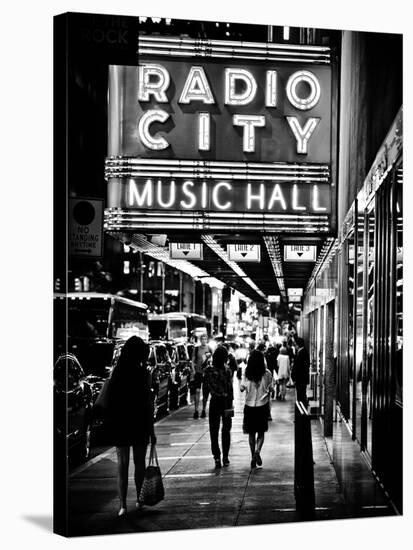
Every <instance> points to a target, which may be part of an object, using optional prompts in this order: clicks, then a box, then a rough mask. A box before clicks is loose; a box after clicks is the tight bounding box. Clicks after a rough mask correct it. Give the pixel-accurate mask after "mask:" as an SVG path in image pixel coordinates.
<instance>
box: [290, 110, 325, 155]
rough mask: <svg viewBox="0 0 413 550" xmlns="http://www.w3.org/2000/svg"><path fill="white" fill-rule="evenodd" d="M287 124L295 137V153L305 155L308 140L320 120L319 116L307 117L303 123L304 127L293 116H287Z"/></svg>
mask: <svg viewBox="0 0 413 550" xmlns="http://www.w3.org/2000/svg"><path fill="white" fill-rule="evenodd" d="M285 118H286V119H287V122H288V125H289V126H290V128H291V130H292V132H293V134H294V136H295V139H296V141H297V153H298V154H300V155H306V154H307V153H308V140H309V139H310V137H311V136H312V135H313V132H314V130H315V129H316V126H317V124H318V123H319V122H320V119H319V118H309V119H308V120H307V122H306V123H305V126H304V128H302V127H301V125H300V123H299V122H298V120H297V117H295V116H287V117H285Z"/></svg>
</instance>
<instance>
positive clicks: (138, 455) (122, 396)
mask: <svg viewBox="0 0 413 550" xmlns="http://www.w3.org/2000/svg"><path fill="white" fill-rule="evenodd" d="M148 356H149V346H148V344H146V343H145V342H144V341H143V340H142V339H141V338H139V337H137V336H131V337H130V338H129V339H128V340H127V341H126V342H125V344H124V345H123V347H122V349H121V352H120V355H119V359H118V362H117V364H116V365H115V367H114V369H113V372H112V375H111V377H110V382H109V386H108V393H107V409H106V418H107V427H108V436H109V442H110V444H112V445H115V446H116V454H117V459H118V494H119V501H120V508H119V513H118V515H119V516H123V515H125V514H126V511H127V509H126V496H127V492H128V472H129V456H130V448H131V447H132V449H133V461H134V465H135V486H136V495H137V502H136V506H137V507H138V508H140V507H141V505H140V504H139V503H138V498H139V493H140V490H141V487H142V482H143V478H144V475H145V457H146V451H147V446H148V443H149V440H150V441H151V444H152V445H155V443H156V437H155V431H154V411H153V402H152V396H151V375H150V372H149V370H148V368H147V360H148Z"/></svg>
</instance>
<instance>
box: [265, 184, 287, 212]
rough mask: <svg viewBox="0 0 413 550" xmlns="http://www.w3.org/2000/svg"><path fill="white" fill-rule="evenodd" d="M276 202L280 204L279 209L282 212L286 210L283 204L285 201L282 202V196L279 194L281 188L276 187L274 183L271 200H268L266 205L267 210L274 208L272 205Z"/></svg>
mask: <svg viewBox="0 0 413 550" xmlns="http://www.w3.org/2000/svg"><path fill="white" fill-rule="evenodd" d="M276 201H278V202H279V203H280V204H281V208H282V209H283V210H287V205H286V204H285V200H284V197H283V194H282V192H281V188H280V186H279V185H278V183H276V184H275V185H274V189H273V192H272V195H271V198H270V202H269V203H268V210H271V209H272V207H273V206H274V203H275V202H276Z"/></svg>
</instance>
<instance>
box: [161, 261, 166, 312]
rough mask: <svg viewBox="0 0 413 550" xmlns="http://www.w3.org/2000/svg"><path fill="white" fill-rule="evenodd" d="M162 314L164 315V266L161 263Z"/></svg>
mask: <svg viewBox="0 0 413 550" xmlns="http://www.w3.org/2000/svg"><path fill="white" fill-rule="evenodd" d="M161 266H162V298H161V300H162V313H165V264H164V263H163V262H162V263H161Z"/></svg>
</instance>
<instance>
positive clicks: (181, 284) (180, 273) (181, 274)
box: [179, 271, 184, 311]
mask: <svg viewBox="0 0 413 550" xmlns="http://www.w3.org/2000/svg"><path fill="white" fill-rule="evenodd" d="M183 294H184V288H183V273H182V271H179V311H183V309H184V306H183Z"/></svg>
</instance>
